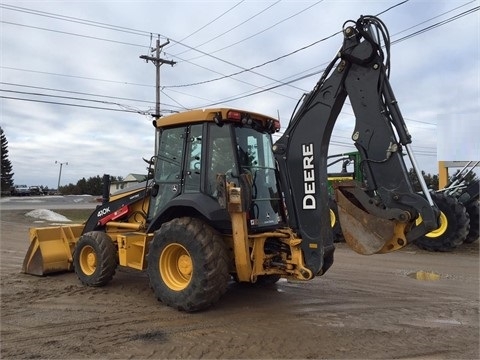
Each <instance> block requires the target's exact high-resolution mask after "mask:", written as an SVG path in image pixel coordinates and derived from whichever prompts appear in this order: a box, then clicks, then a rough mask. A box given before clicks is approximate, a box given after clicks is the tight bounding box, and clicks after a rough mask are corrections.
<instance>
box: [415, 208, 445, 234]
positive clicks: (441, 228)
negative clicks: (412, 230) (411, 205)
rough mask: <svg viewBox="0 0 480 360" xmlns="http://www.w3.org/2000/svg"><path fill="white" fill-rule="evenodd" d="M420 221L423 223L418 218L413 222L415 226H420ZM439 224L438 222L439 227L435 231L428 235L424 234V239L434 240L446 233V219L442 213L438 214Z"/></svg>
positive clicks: (420, 218)
mask: <svg viewBox="0 0 480 360" xmlns="http://www.w3.org/2000/svg"><path fill="white" fill-rule="evenodd" d="M422 221H423V219H422V217H421V216H419V217H418V218H417V220H416V221H415V223H416V224H417V225H420V224H421V223H422ZM439 222H440V226H439V227H438V228H437V229H435V230H432V231H430V232H429V233H428V234H425V236H426V237H429V238H436V237H439V236H442V235H443V234H445V231H447V228H448V219H447V216H446V215H445V214H444V213H443V211H441V212H440V218H439Z"/></svg>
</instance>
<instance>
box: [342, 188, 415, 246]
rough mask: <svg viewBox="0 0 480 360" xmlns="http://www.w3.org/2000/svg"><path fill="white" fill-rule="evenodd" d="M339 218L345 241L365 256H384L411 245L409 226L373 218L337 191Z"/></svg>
mask: <svg viewBox="0 0 480 360" xmlns="http://www.w3.org/2000/svg"><path fill="white" fill-rule="evenodd" d="M335 195H336V199H337V205H338V216H339V218H340V226H341V228H342V232H343V235H344V237H345V241H346V242H347V244H348V246H350V247H351V248H352V249H353V250H355V251H356V252H357V253H359V254H362V255H372V254H381V253H386V252H390V251H395V250H398V249H400V248H402V247H404V246H405V245H407V240H406V238H405V229H406V227H407V225H408V223H403V222H399V221H394V220H387V219H383V218H379V217H377V216H374V215H371V214H369V213H368V212H366V211H365V210H363V209H362V208H360V207H359V206H357V205H356V204H354V203H353V202H351V201H350V199H348V198H347V197H346V196H345V195H344V194H343V193H342V191H340V190H336V192H335Z"/></svg>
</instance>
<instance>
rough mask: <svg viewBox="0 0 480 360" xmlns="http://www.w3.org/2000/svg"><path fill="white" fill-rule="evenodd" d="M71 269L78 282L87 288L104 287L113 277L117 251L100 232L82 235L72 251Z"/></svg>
mask: <svg viewBox="0 0 480 360" xmlns="http://www.w3.org/2000/svg"><path fill="white" fill-rule="evenodd" d="M73 267H74V270H75V273H76V274H77V276H78V278H79V279H80V281H81V282H82V283H83V284H85V285H88V286H104V285H106V284H107V283H108V282H109V281H110V280H112V278H113V275H115V270H116V268H117V249H116V247H115V245H114V244H113V242H112V239H111V238H110V236H108V235H107V234H106V233H104V232H102V231H90V232H87V233H86V234H83V235H82V236H81V237H80V239H79V240H78V242H77V244H76V245H75V249H74V251H73Z"/></svg>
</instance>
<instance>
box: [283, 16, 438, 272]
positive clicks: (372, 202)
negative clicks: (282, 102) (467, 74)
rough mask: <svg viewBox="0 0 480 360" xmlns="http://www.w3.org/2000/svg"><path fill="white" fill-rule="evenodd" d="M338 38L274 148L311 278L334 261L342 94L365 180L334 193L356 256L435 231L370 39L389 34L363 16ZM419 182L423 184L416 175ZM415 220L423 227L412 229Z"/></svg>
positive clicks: (384, 68)
mask: <svg viewBox="0 0 480 360" xmlns="http://www.w3.org/2000/svg"><path fill="white" fill-rule="evenodd" d="M375 30H376V32H375ZM343 33H344V42H343V46H342V48H341V50H340V51H339V53H338V55H337V56H336V57H335V59H334V60H333V61H332V62H331V63H330V65H329V66H328V67H327V70H326V71H325V73H324V75H323V76H322V78H321V79H320V81H319V82H318V83H317V85H316V87H315V88H314V89H313V91H312V92H311V93H309V94H308V95H307V96H306V97H305V99H304V100H303V103H302V104H301V106H300V107H299V109H298V110H297V112H296V113H295V115H294V116H293V118H292V120H291V121H290V124H289V126H288V128H287V129H286V131H285V132H284V134H283V135H282V137H281V138H280V139H279V140H278V141H277V142H276V143H275V146H274V153H275V157H276V160H277V163H278V167H279V172H280V180H281V184H282V189H284V190H283V191H284V198H285V203H286V207H287V211H288V216H289V226H290V227H292V228H293V229H294V230H295V231H297V232H298V233H299V234H300V235H301V238H302V248H303V251H304V254H305V262H306V264H307V266H308V267H309V268H310V269H311V270H312V272H314V273H315V274H321V273H322V272H324V271H326V270H327V268H328V266H330V264H331V261H330V260H329V259H330V257H332V256H333V236H332V231H331V227H330V215H329V206H328V204H329V201H328V200H329V199H328V190H327V188H328V186H327V155H328V146H329V143H330V137H331V134H332V130H333V127H334V125H335V122H336V120H337V117H338V115H339V113H340V111H341V110H342V107H343V105H344V102H345V100H346V98H347V96H348V97H349V100H350V102H351V105H352V108H353V111H354V113H355V117H356V123H355V129H354V132H353V135H352V139H353V141H354V143H355V146H356V147H357V149H358V150H359V152H360V155H361V159H362V160H361V166H362V170H363V172H364V174H365V178H366V182H365V184H363V185H362V186H360V184H352V183H350V184H347V185H344V186H339V187H337V188H336V197H337V202H338V206H339V212H340V221H341V226H342V229H343V230H344V233H346V234H345V235H346V239H347V242H348V243H349V245H351V246H352V247H353V248H354V249H355V250H356V251H358V252H360V253H363V254H372V253H377V252H386V251H390V250H394V249H396V248H399V247H402V246H404V245H406V243H407V242H409V241H412V240H414V239H415V238H417V237H419V236H421V235H423V234H425V233H427V232H428V231H430V230H432V229H436V228H437V227H438V224H437V218H438V209H437V208H436V206H435V205H434V204H433V202H432V201H431V198H430V196H429V194H428V192H426V191H425V192H426V193H424V194H423V195H420V194H416V193H415V192H414V190H413V187H412V185H411V182H410V180H409V178H408V171H407V169H406V165H405V162H404V160H403V148H406V149H407V151H408V155H409V156H410V157H411V159H412V163H413V164H414V167H416V162H415V161H414V158H413V154H411V152H410V151H409V150H410V149H409V144H410V143H411V136H410V134H409V132H408V130H407V127H406V125H405V123H404V121H403V118H402V115H401V113H400V109H399V108H398V104H397V102H396V100H395V96H394V94H393V91H392V89H391V86H390V83H389V79H388V61H387V63H386V64H385V63H384V62H385V61H386V59H385V57H384V53H383V50H382V46H381V45H380V41H378V40H376V36H377V35H378V34H383V35H384V36H388V32H386V29H385V28H383V23H381V21H380V20H379V19H377V18H375V17H370V16H365V17H361V18H360V19H359V20H358V21H357V22H356V23H355V26H349V27H346V28H345V29H344V32H343ZM385 45H386V50H388V43H387V44H385ZM330 72H331V74H329V73H330ZM415 170H416V171H417V173H420V171H419V170H418V169H417V168H416V169H415ZM298 174H302V177H301V178H300V179H301V180H300V181H299V176H298ZM419 179H420V181H422V180H423V178H422V177H421V174H420V176H419ZM424 190H426V186H425V189H424ZM419 215H421V218H422V219H423V222H422V223H420V224H417V225H415V219H417V218H418V216H419ZM349 240H350V241H349Z"/></svg>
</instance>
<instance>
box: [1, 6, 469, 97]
mask: <svg viewBox="0 0 480 360" xmlns="http://www.w3.org/2000/svg"><path fill="white" fill-rule="evenodd" d="M407 1H408V0H406V1H403V2H401V3H398V4H396V5H394V6H392V7H390V8H389V9H387V10H385V11H383V12H382V13H384V12H386V11H388V10H390V9H392V8H394V7H396V6H399V5H401V4H403V3H405V2H407ZM319 2H320V1H319ZM319 2H317V3H319ZM317 3H315V4H317ZM315 4H314V5H315ZM312 6H313V5H312ZM2 7H5V6H4V5H2ZM477 10H478V7H477V8H474V9H471V10H469V11H466V12H464V13H462V14H459V15H457V16H455V17H454V18H453V17H452V19H450V20H449V19H447V20H444V21H442V22H441V23H439V24H437V25H435V24H434V25H432V26H430V27H429V28H434V27H437V26H441V25H443V24H445V23H448V22H450V21H453V20H455V19H457V18H459V17H462V16H465V15H467V14H469V13H471V12H474V11H477ZM66 18H69V17H66ZM70 19H75V18H70ZM72 21H73V20H72ZM86 22H89V23H91V24H92V26H93V24H103V23H97V22H90V21H86ZM110 26H111V25H108V26H105V27H106V28H109V29H110ZM113 27H114V26H112V28H113ZM114 28H116V29H117V30H118V31H123V30H121V29H128V28H121V27H114ZM125 31H127V30H125ZM135 31H137V30H135ZM425 31H428V30H425V29H422V30H419V31H417V32H416V33H415V34H421V33H423V32H425ZM147 33H148V32H142V34H143V35H146V34H147ZM148 34H150V36H151V33H148ZM336 34H338V33H335V34H332V35H331V36H334V35H336ZM74 35H78V34H74ZM331 36H329V37H331ZM412 36H414V35H412V34H410V35H407V36H406V37H404V38H401V39H397V40H395V41H394V42H399V41H402V40H404V39H406V38H408V37H412ZM93 38H95V37H93ZM95 39H97V38H95ZM325 39H326V38H325ZM323 40H324V39H321V40H319V41H317V42H315V43H312V44H309V45H307V46H304V47H302V48H299V49H297V50H295V51H293V52H290V53H288V54H285V55H282V56H280V57H277V58H276V59H273V60H269V61H267V62H264V63H262V64H260V65H256V66H254V67H252V69H255V68H259V67H262V66H265V65H267V64H270V63H273V62H275V61H278V60H280V59H282V58H285V57H287V56H290V55H292V54H294V53H297V52H299V51H301V50H304V49H305V48H308V47H311V46H313V45H315V44H316V43H318V42H321V41H323ZM394 42H392V43H394ZM127 44H130V43H127ZM3 68H8V67H3ZM10 69H14V68H10ZM16 70H25V69H16ZM25 71H28V70H25ZM245 71H249V69H245V70H242V71H240V72H237V73H233V74H230V75H227V76H226V77H230V76H234V75H238V74H240V73H243V72H245ZM320 72H321V71H318V72H314V73H311V74H309V75H305V76H302V77H297V78H295V79H294V80H291V81H288V82H284V83H281V84H279V85H277V86H273V87H272V86H270V87H266V88H265V89H262V90H260V91H256V92H254V93H250V94H248V95H245V97H247V96H253V95H257V94H259V93H262V92H265V91H271V90H273V89H275V88H278V87H280V86H283V84H290V83H292V82H295V81H299V80H302V79H304V78H306V77H309V76H313V75H315V74H318V73H320ZM40 73H45V72H40ZM49 74H52V73H49ZM55 75H61V74H55ZM61 76H69V75H61ZM72 77H75V76H72ZM79 78H84V79H89V80H100V81H108V82H118V83H123V84H125V82H119V81H110V80H104V79H95V78H87V77H79ZM223 78H225V77H221V78H217V79H211V80H207V81H205V82H202V83H206V82H212V81H217V80H220V79H223ZM272 80H273V81H275V80H274V79H272ZM127 84H128V83H127ZM129 85H137V86H151V85H144V84H131V83H130V84H129ZM188 85H189V84H184V85H176V86H178V87H180V86H182V87H185V86H188ZM190 85H192V86H193V85H195V83H193V84H190ZM176 86H175V85H173V86H165V87H163V89H166V88H169V87H176ZM257 88H261V87H257ZM164 94H165V95H166V93H165V92H164ZM241 98H242V97H233V98H229V99H226V100H223V101H235V100H238V99H241ZM172 100H173V99H172ZM223 101H222V102H223ZM218 103H220V102H216V103H212V105H215V104H218Z"/></svg>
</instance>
